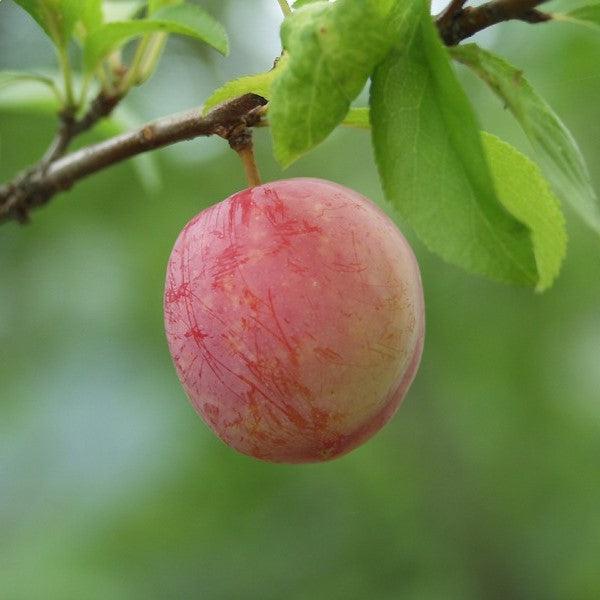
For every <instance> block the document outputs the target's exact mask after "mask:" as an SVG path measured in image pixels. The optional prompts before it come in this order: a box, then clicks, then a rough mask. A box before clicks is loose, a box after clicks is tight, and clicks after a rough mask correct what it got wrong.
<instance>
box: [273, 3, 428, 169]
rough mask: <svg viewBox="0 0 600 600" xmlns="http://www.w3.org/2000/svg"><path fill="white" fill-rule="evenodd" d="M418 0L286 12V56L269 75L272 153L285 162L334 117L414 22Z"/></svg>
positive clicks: (315, 140)
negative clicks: (272, 75) (276, 71)
mask: <svg viewBox="0 0 600 600" xmlns="http://www.w3.org/2000/svg"><path fill="white" fill-rule="evenodd" d="M420 5H421V0H404V1H402V0H385V1H381V0H363V1H362V2H356V1H355V0H338V1H337V2H334V3H331V4H329V3H326V2H317V3H314V4H310V5H309V6H306V7H304V8H302V9H300V10H298V11H296V12H294V14H293V15H291V16H290V17H288V18H286V19H285V21H284V22H283V25H282V29H281V39H282V43H283V47H284V49H285V51H286V53H287V54H288V55H289V59H288V62H287V64H286V65H285V68H283V69H282V70H281V72H280V73H279V74H278V76H277V77H276V78H275V80H274V81H273V85H272V98H271V106H270V109H269V119H270V122H271V125H272V135H273V141H274V151H275V156H276V157H277V159H278V160H279V162H280V163H281V164H282V165H284V166H287V165H289V164H290V163H292V162H293V161H294V160H296V159H297V158H298V157H299V156H301V155H302V154H303V153H305V152H307V151H308V150H310V149H311V148H313V147H314V146H316V145H317V144H319V143H320V142H322V141H323V140H324V139H325V138H326V137H327V136H328V135H329V134H330V133H331V131H332V130H333V129H334V128H335V127H336V126H337V125H339V124H340V123H341V122H342V120H343V119H344V117H345V116H346V114H347V113H348V109H349V108H350V103H351V102H352V100H354V98H356V96H357V95H358V94H359V93H360V92H361V90H362V89H363V88H364V86H365V83H366V82H367V79H368V77H369V75H370V74H371V72H372V71H373V69H374V68H375V66H376V65H377V63H379V62H380V61H381V60H382V59H383V58H384V57H385V55H386V54H387V53H388V51H389V50H390V48H391V46H392V44H393V43H394V42H395V41H396V40H402V39H403V38H405V37H406V35H407V32H408V30H409V29H410V28H411V26H414V24H415V23H416V21H417V19H416V15H418V7H419V6H420Z"/></svg>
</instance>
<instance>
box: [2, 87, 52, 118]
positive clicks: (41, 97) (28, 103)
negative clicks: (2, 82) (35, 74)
mask: <svg viewBox="0 0 600 600" xmlns="http://www.w3.org/2000/svg"><path fill="white" fill-rule="evenodd" d="M59 108H60V103H59V100H58V98H57V96H56V94H55V93H54V92H53V91H52V90H51V88H50V87H46V86H41V85H40V84H39V81H31V80H26V79H20V80H13V81H12V82H11V84H10V85H9V86H7V87H4V88H3V89H2V90H1V91H0V113H9V114H10V113H12V114H31V115H51V116H52V117H54V118H55V117H56V113H57V111H58V110H59Z"/></svg>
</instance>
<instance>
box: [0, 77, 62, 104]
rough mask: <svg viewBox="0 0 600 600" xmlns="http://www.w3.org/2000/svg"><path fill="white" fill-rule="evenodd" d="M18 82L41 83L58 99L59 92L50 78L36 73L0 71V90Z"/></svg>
mask: <svg viewBox="0 0 600 600" xmlns="http://www.w3.org/2000/svg"><path fill="white" fill-rule="evenodd" d="M20 81H32V82H36V83H41V84H43V85H45V86H47V87H48V88H50V90H51V91H52V93H53V94H55V95H56V97H57V98H59V92H58V89H57V87H56V84H55V83H54V80H53V79H52V78H51V77H46V76H45V75H39V74H38V73H28V72H26V71H0V90H1V89H2V88H4V87H8V86H9V85H14V84H15V83H18V82H20Z"/></svg>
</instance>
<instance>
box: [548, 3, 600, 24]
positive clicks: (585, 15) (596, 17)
mask: <svg viewBox="0 0 600 600" xmlns="http://www.w3.org/2000/svg"><path fill="white" fill-rule="evenodd" d="M565 17H566V18H565ZM554 18H556V19H557V20H561V19H564V20H567V21H571V22H574V23H577V24H578V25H584V26H586V27H592V28H600V4H591V5H589V6H582V7H580V8H576V9H575V10H572V11H571V12H569V13H567V14H566V15H554Z"/></svg>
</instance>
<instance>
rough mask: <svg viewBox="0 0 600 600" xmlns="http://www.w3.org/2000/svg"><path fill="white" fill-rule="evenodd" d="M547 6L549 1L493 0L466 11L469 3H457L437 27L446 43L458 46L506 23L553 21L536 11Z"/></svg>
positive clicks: (455, 0) (454, 0)
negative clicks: (541, 5)
mask: <svg viewBox="0 0 600 600" xmlns="http://www.w3.org/2000/svg"><path fill="white" fill-rule="evenodd" d="M465 1H466V0H465ZM545 2H547V0H491V1H490V2H486V3H485V4H482V5H481V6H477V7H469V6H468V7H466V8H464V7H463V5H464V4H465V2H460V0H458V1H457V0H453V1H452V2H451V3H450V4H449V6H448V7H447V8H446V9H445V10H444V11H443V12H442V13H441V14H440V15H439V16H438V17H437V19H436V23H437V26H438V30H439V32H440V35H441V37H442V39H443V40H444V43H445V44H446V45H448V46H455V45H456V44H458V43H459V42H461V41H462V40H464V39H466V38H469V37H471V36H472V35H474V34H476V33H477V32H478V31H481V30H482V29H486V28H488V27H491V26H492V25H497V24H498V23H502V22H504V21H510V20H519V21H526V22H528V23H543V22H545V21H549V20H550V19H551V18H552V17H551V15H549V14H546V13H543V12H541V11H539V10H536V8H535V7H536V6H539V5H540V4H544V3H545Z"/></svg>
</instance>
